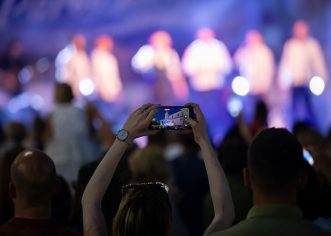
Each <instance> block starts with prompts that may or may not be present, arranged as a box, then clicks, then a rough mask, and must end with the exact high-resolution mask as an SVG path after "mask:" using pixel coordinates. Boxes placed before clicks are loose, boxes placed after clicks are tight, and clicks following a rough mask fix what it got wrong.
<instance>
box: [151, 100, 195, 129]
mask: <svg viewBox="0 0 331 236" xmlns="http://www.w3.org/2000/svg"><path fill="white" fill-rule="evenodd" d="M192 117H194V114H193V108H192V107H189V106H160V107H158V111H157V114H156V115H155V116H154V117H153V119H152V122H151V124H150V126H149V128H150V129H153V130H187V129H191V126H190V124H189V123H188V122H187V120H188V118H192Z"/></svg>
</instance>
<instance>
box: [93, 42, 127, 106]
mask: <svg viewBox="0 0 331 236" xmlns="http://www.w3.org/2000/svg"><path fill="white" fill-rule="evenodd" d="M91 59H92V71H93V79H94V82H95V86H96V91H97V92H98V93H99V95H100V97H101V98H102V99H103V100H105V101H108V102H114V101H116V100H117V99H118V98H119V96H120V94H121V93H122V82H121V79H120V74H119V69H118V62H117V59H116V58H115V56H114V55H113V54H112V53H110V52H108V51H107V50H103V49H98V48H97V49H94V50H93V52H92V56H91Z"/></svg>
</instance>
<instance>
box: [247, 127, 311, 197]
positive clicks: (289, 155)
mask: <svg viewBox="0 0 331 236" xmlns="http://www.w3.org/2000/svg"><path fill="white" fill-rule="evenodd" d="M245 178H246V182H248V183H249V184H250V186H251V188H252V190H253V193H254V192H255V193H258V194H260V195H263V196H273V197H277V196H288V195H292V194H293V193H295V194H296V192H297V191H298V190H299V189H300V188H301V187H302V186H303V185H304V181H305V174H304V159H303V149H302V146H301V144H300V143H299V142H298V140H297V139H296V137H295V136H294V135H293V134H291V133H290V132H289V131H287V130H286V129H283V128H268V129H264V130H263V131H261V132H260V133H259V134H258V135H257V136H256V137H255V139H254V140H253V141H252V143H251V145H250V147H249V150H248V159H247V169H246V173H245Z"/></svg>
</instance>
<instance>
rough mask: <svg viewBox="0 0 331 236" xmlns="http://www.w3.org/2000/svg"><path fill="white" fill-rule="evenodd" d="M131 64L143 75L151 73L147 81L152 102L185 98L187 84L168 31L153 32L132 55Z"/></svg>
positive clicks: (168, 101) (174, 100)
mask: <svg viewBox="0 0 331 236" xmlns="http://www.w3.org/2000/svg"><path fill="white" fill-rule="evenodd" d="M131 65H132V67H133V69H134V70H136V71H137V72H139V73H141V74H143V75H146V74H148V73H149V74H152V79H150V80H149V81H148V82H150V84H151V85H152V89H153V93H154V94H153V96H154V102H156V103H162V102H167V103H168V104H169V103H172V102H176V101H181V100H185V99H186V98H187V96H188V86H187V84H186V81H185V78H184V75H183V73H182V69H181V63H180V59H179V56H178V54H177V52H176V51H175V50H174V49H173V47H172V39H171V36H170V35H169V33H167V32H165V31H156V32H154V33H153V34H152V35H151V36H150V39H149V44H147V45H144V46H142V47H141V48H140V49H139V50H138V52H137V53H136V54H135V55H134V56H133V58H132V61H131Z"/></svg>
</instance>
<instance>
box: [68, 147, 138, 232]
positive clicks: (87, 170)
mask: <svg viewBox="0 0 331 236" xmlns="http://www.w3.org/2000/svg"><path fill="white" fill-rule="evenodd" d="M111 143H112V142H111ZM135 149H136V146H134V145H133V146H132V147H130V148H129V149H128V150H127V151H126V152H125V154H124V156H123V157H122V159H121V161H120V162H119V164H118V166H117V168H116V171H115V173H114V176H113V178H112V180H111V182H110V184H109V186H108V188H107V190H106V193H105V195H104V197H103V199H102V203H101V206H102V212H103V215H104V216H105V219H106V224H107V228H108V229H110V228H111V222H112V221H113V218H114V216H115V214H116V212H117V209H118V206H119V204H120V201H121V198H122V194H121V188H122V186H124V185H127V184H129V182H130V179H131V173H130V169H129V165H128V157H129V156H130V154H131V153H132V151H133V150H135ZM100 161H101V159H100V160H96V161H93V162H90V163H87V164H85V165H83V166H82V167H81V168H80V169H79V172H78V178H77V184H76V187H75V195H74V200H73V212H72V217H71V220H70V225H71V226H72V227H74V228H75V229H77V230H79V231H81V232H82V231H83V214H82V204H81V199H82V196H83V192H84V190H85V188H86V185H87V183H88V182H89V180H90V179H91V176H92V175H93V173H94V171H95V169H96V168H97V167H98V165H99V164H100Z"/></svg>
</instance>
